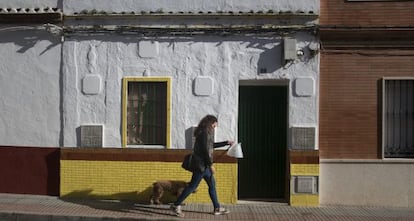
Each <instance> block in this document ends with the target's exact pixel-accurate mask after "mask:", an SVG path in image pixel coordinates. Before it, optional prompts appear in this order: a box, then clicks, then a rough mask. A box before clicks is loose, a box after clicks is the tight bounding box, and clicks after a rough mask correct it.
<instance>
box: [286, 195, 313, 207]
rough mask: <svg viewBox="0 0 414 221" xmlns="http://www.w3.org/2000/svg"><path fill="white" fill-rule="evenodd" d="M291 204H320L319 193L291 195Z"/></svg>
mask: <svg viewBox="0 0 414 221" xmlns="http://www.w3.org/2000/svg"><path fill="white" fill-rule="evenodd" d="M290 205H291V206H319V195H314V194H295V195H290Z"/></svg>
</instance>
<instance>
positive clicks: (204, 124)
mask: <svg viewBox="0 0 414 221" xmlns="http://www.w3.org/2000/svg"><path fill="white" fill-rule="evenodd" d="M216 122H217V117H215V116H213V115H207V116H205V117H203V119H201V120H200V123H198V126H197V128H196V129H195V131H194V136H197V135H198V134H199V133H200V132H201V131H203V130H207V131H209V130H211V125H213V124H214V123H216Z"/></svg>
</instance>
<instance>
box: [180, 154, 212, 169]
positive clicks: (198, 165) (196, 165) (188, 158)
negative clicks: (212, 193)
mask: <svg viewBox="0 0 414 221" xmlns="http://www.w3.org/2000/svg"><path fill="white" fill-rule="evenodd" d="M181 167H182V168H184V169H185V170H187V171H190V172H196V171H198V172H204V170H205V169H206V168H205V166H204V163H203V161H202V160H201V159H200V157H199V156H197V155H195V154H194V153H190V154H187V155H185V157H184V160H183V163H182V164H181Z"/></svg>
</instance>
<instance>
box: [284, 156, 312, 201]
mask: <svg viewBox="0 0 414 221" xmlns="http://www.w3.org/2000/svg"><path fill="white" fill-rule="evenodd" d="M290 175H291V177H293V176H316V177H319V164H291V165H290ZM291 182H293V181H292V180H291ZM291 187H292V188H293V185H291ZM289 204H290V205H291V206H319V194H302V193H301V194H299V193H296V194H295V193H294V192H293V190H292V189H291V191H290V202H289Z"/></svg>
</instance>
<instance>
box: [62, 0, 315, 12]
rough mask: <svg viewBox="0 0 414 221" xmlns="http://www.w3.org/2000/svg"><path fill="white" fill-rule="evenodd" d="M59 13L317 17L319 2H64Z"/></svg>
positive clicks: (224, 0) (297, 0) (70, 0)
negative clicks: (255, 13) (302, 14)
mask: <svg viewBox="0 0 414 221" xmlns="http://www.w3.org/2000/svg"><path fill="white" fill-rule="evenodd" d="M63 10H64V11H65V13H68V14H72V13H74V12H80V11H82V10H97V11H101V10H104V11H109V12H122V11H125V12H132V11H134V12H141V11H154V12H156V11H159V12H164V13H166V12H170V11H172V12H179V11H184V12H188V11H192V12H199V11H204V12H207V11H212V12H217V11H235V12H238V11H245V12H249V11H250V10H253V11H267V10H274V11H276V12H278V11H291V12H297V11H306V12H308V11H313V12H314V13H315V14H318V13H319V1H317V0H295V1H291V0H256V1H251V0H237V1H228V0H209V1H205V0H174V1H171V0H141V1H135V0H123V1H122V4H119V2H118V1H113V0H83V1H79V0H64V1H63Z"/></svg>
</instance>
